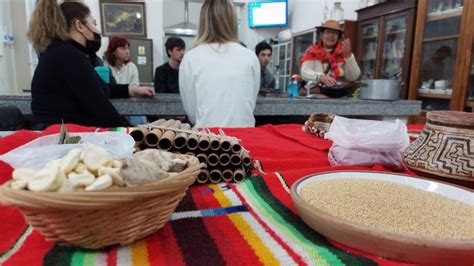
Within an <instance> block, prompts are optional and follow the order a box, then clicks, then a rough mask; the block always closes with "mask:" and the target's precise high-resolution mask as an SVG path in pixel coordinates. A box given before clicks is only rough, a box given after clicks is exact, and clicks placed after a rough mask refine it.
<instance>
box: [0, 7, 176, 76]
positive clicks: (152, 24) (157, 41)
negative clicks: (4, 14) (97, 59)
mask: <svg viewBox="0 0 474 266" xmlns="http://www.w3.org/2000/svg"><path fill="white" fill-rule="evenodd" d="M0 1H1V0H0ZM144 1H145V9H146V31H147V38H148V39H152V40H153V65H154V68H156V67H157V66H159V65H160V64H161V62H162V57H163V50H162V48H161V47H162V46H163V36H164V33H163V17H164V15H163V1H165V0H144ZM166 1H168V0H166ZM84 2H85V3H86V4H87V5H88V6H89V8H90V10H91V14H92V16H94V18H95V19H96V20H97V25H98V28H99V29H100V28H101V21H100V7H99V1H98V0H85V1H84ZM108 44H109V38H108V37H103V38H102V46H101V48H100V50H99V52H98V54H99V55H100V56H102V55H103V54H104V51H105V50H106V49H107V45H108Z"/></svg>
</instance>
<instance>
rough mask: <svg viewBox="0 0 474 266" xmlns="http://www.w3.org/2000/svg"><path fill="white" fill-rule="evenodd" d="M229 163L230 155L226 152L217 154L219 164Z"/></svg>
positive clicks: (225, 164)
mask: <svg viewBox="0 0 474 266" xmlns="http://www.w3.org/2000/svg"><path fill="white" fill-rule="evenodd" d="M229 163H230V156H229V154H227V153H223V154H221V155H219V164H220V165H221V166H227V165H229Z"/></svg>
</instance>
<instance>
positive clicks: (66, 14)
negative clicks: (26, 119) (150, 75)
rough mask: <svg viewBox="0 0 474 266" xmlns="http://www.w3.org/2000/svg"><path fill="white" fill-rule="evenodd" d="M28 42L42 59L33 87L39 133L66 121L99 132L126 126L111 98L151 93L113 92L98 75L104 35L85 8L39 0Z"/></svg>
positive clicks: (123, 87)
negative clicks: (96, 62) (94, 128)
mask: <svg viewBox="0 0 474 266" xmlns="http://www.w3.org/2000/svg"><path fill="white" fill-rule="evenodd" d="M28 38H29V39H30V41H31V42H32V45H33V47H34V49H35V50H36V51H37V52H38V54H39V62H38V66H37V67H36V70H35V73H34V75H33V80H32V84H31V94H32V102H31V109H32V111H33V127H34V128H35V129H41V128H44V127H46V126H48V125H51V124H57V123H61V121H64V122H65V123H75V124H80V125H87V126H99V127H117V126H124V125H127V123H126V121H125V120H123V119H122V118H121V117H120V115H119V114H118V112H117V110H116V109H115V108H114V106H113V105H112V103H111V102H110V101H109V99H108V98H109V97H114V98H125V97H129V96H145V95H146V93H143V91H140V90H137V88H138V87H136V86H128V85H116V87H114V88H110V86H109V85H107V84H106V83H105V82H104V81H103V80H102V79H101V78H100V77H99V75H98V74H97V72H96V71H95V70H94V66H95V62H94V60H96V59H97V58H96V56H95V53H96V52H97V50H99V48H100V45H101V43H100V40H101V36H100V31H99V30H98V29H97V25H96V21H95V19H94V18H93V17H92V16H91V13H90V10H89V8H88V7H87V6H86V5H84V4H82V3H80V2H64V3H62V4H61V5H58V3H57V0H38V1H37V3H36V7H35V10H34V11H33V15H32V18H31V21H30V26H29V30H28ZM147 93H148V96H153V94H154V92H153V91H150V92H147Z"/></svg>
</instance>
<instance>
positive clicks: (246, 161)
mask: <svg viewBox="0 0 474 266" xmlns="http://www.w3.org/2000/svg"><path fill="white" fill-rule="evenodd" d="M240 157H241V158H242V164H243V165H245V166H250V165H251V164H252V158H250V155H249V152H248V151H246V150H242V152H241V153H240Z"/></svg>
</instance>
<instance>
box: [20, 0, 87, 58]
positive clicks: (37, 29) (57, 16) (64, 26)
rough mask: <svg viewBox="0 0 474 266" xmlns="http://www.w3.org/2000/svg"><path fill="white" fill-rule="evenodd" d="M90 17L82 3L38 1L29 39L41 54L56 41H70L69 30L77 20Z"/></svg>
mask: <svg viewBox="0 0 474 266" xmlns="http://www.w3.org/2000/svg"><path fill="white" fill-rule="evenodd" d="M89 15H90V10H89V8H88V7H87V6H86V5H84V4H83V3H81V2H80V1H67V0H66V1H64V3H62V4H61V5H59V4H58V0H37V2H36V6H35V10H34V11H33V14H32V16H31V21H30V25H29V28H28V33H27V36H28V39H29V40H30V41H31V43H32V45H33V48H34V49H35V50H36V51H37V52H39V53H41V52H44V51H45V50H46V48H48V46H49V45H50V44H51V42H52V41H53V40H55V39H60V40H63V41H65V40H68V39H69V38H70V37H69V30H70V28H71V26H72V25H73V23H74V22H75V21H76V20H78V19H79V20H81V21H83V20H84V19H85V18H86V17H87V16H89Z"/></svg>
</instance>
